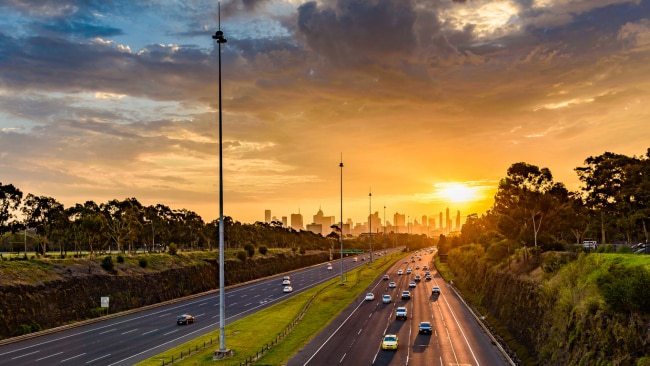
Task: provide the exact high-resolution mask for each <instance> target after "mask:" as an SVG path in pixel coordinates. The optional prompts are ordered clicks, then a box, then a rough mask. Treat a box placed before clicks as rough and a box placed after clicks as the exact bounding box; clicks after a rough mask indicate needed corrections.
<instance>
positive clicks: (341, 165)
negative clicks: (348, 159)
mask: <svg viewBox="0 0 650 366" xmlns="http://www.w3.org/2000/svg"><path fill="white" fill-rule="evenodd" d="M339 167H340V168H341V221H340V224H341V225H340V228H341V233H340V234H341V235H339V241H340V242H341V285H343V154H341V163H340V164H339Z"/></svg>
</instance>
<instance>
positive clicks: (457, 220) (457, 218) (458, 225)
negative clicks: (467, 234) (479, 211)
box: [456, 210, 460, 231]
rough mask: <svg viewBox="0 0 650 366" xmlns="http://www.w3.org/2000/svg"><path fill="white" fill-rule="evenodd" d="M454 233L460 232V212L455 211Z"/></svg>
mask: <svg viewBox="0 0 650 366" xmlns="http://www.w3.org/2000/svg"><path fill="white" fill-rule="evenodd" d="M456 231H460V210H458V211H456Z"/></svg>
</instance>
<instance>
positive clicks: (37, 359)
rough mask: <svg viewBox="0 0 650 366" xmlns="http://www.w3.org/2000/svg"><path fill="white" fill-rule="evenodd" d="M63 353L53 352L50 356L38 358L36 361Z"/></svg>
mask: <svg viewBox="0 0 650 366" xmlns="http://www.w3.org/2000/svg"><path fill="white" fill-rule="evenodd" d="M62 353H63V352H57V353H55V354H52V355H49V356H45V357H41V358H38V359H36V361H41V360H45V359H46V358H50V357H54V356H58V355H60V354H62Z"/></svg>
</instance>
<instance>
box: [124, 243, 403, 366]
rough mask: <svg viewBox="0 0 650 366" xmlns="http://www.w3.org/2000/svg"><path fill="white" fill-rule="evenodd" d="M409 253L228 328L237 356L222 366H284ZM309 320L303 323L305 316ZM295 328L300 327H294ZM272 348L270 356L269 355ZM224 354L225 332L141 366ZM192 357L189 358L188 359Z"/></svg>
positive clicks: (198, 361)
mask: <svg viewBox="0 0 650 366" xmlns="http://www.w3.org/2000/svg"><path fill="white" fill-rule="evenodd" d="M403 257H404V253H393V254H391V255H388V256H384V257H381V258H380V259H379V260H376V261H375V262H374V263H373V265H372V266H369V265H364V266H360V267H359V268H357V269H354V270H352V271H349V272H348V273H347V281H345V282H344V284H343V285H341V284H340V283H341V279H340V278H339V277H337V278H335V279H332V280H330V281H328V282H326V283H324V284H321V285H319V286H317V287H315V288H313V289H310V290H307V291H305V292H302V293H300V294H298V295H296V296H293V297H291V298H290V299H287V300H284V301H282V302H280V303H278V304H275V305H273V306H271V307H269V308H267V309H264V310H261V311H259V312H257V313H255V314H253V315H250V316H247V317H245V318H243V319H240V320H237V321H236V322H233V323H232V324H226V329H225V333H226V347H227V348H228V349H231V350H232V351H233V356H232V357H229V358H226V359H222V360H219V361H218V365H219V366H239V365H240V364H242V363H244V362H246V361H247V360H251V359H256V358H258V356H259V358H258V359H257V361H255V364H256V365H282V364H286V362H287V361H288V360H289V359H290V358H291V356H293V355H294V354H295V353H296V352H297V351H298V350H299V349H300V348H302V347H303V346H304V345H306V344H307V343H308V342H309V340H311V339H312V338H313V337H314V336H315V335H316V334H318V333H319V332H320V331H321V330H323V329H324V328H325V327H326V326H327V325H328V324H329V323H330V322H331V321H332V320H334V318H336V316H338V315H339V314H340V313H341V312H342V311H343V310H344V309H345V308H346V307H347V306H348V305H349V304H350V303H352V302H353V301H354V300H355V299H356V298H357V297H358V295H359V294H361V293H362V292H363V291H365V289H366V288H367V287H368V286H369V285H370V284H371V283H372V282H374V281H375V280H376V279H377V277H378V276H379V275H380V274H381V273H382V272H384V271H385V270H386V269H387V268H388V267H389V266H391V265H392V264H393V263H395V262H396V261H397V260H399V259H401V258H403ZM301 314H302V315H303V316H302V318H301V319H300V320H299V321H298V320H297V319H298V317H299V315H301ZM292 323H294V324H295V326H293V327H292V326H291V324H292ZM267 348H268V350H267ZM218 349H219V331H215V332H212V333H209V334H206V335H205V336H201V337H198V338H196V339H193V340H191V341H189V342H187V343H185V344H183V345H181V346H178V347H175V348H173V349H170V350H168V351H166V352H163V353H161V354H158V355H156V356H154V357H152V358H150V359H147V360H144V361H142V362H140V363H137V364H136V365H137V366H154V365H155V366H160V365H163V364H164V365H168V364H171V363H172V360H173V363H174V365H181V366H189V365H214V364H215V361H213V360H212V357H213V356H214V352H215V351H216V350H218ZM188 355H189V356H188Z"/></svg>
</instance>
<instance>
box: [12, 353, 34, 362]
mask: <svg viewBox="0 0 650 366" xmlns="http://www.w3.org/2000/svg"><path fill="white" fill-rule="evenodd" d="M38 352H39V351H34V352H30V353H25V354H24V355H20V356H16V357H12V358H11V359H12V360H16V359H19V358H23V357H27V356H29V355H33V354H34V353H38Z"/></svg>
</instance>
